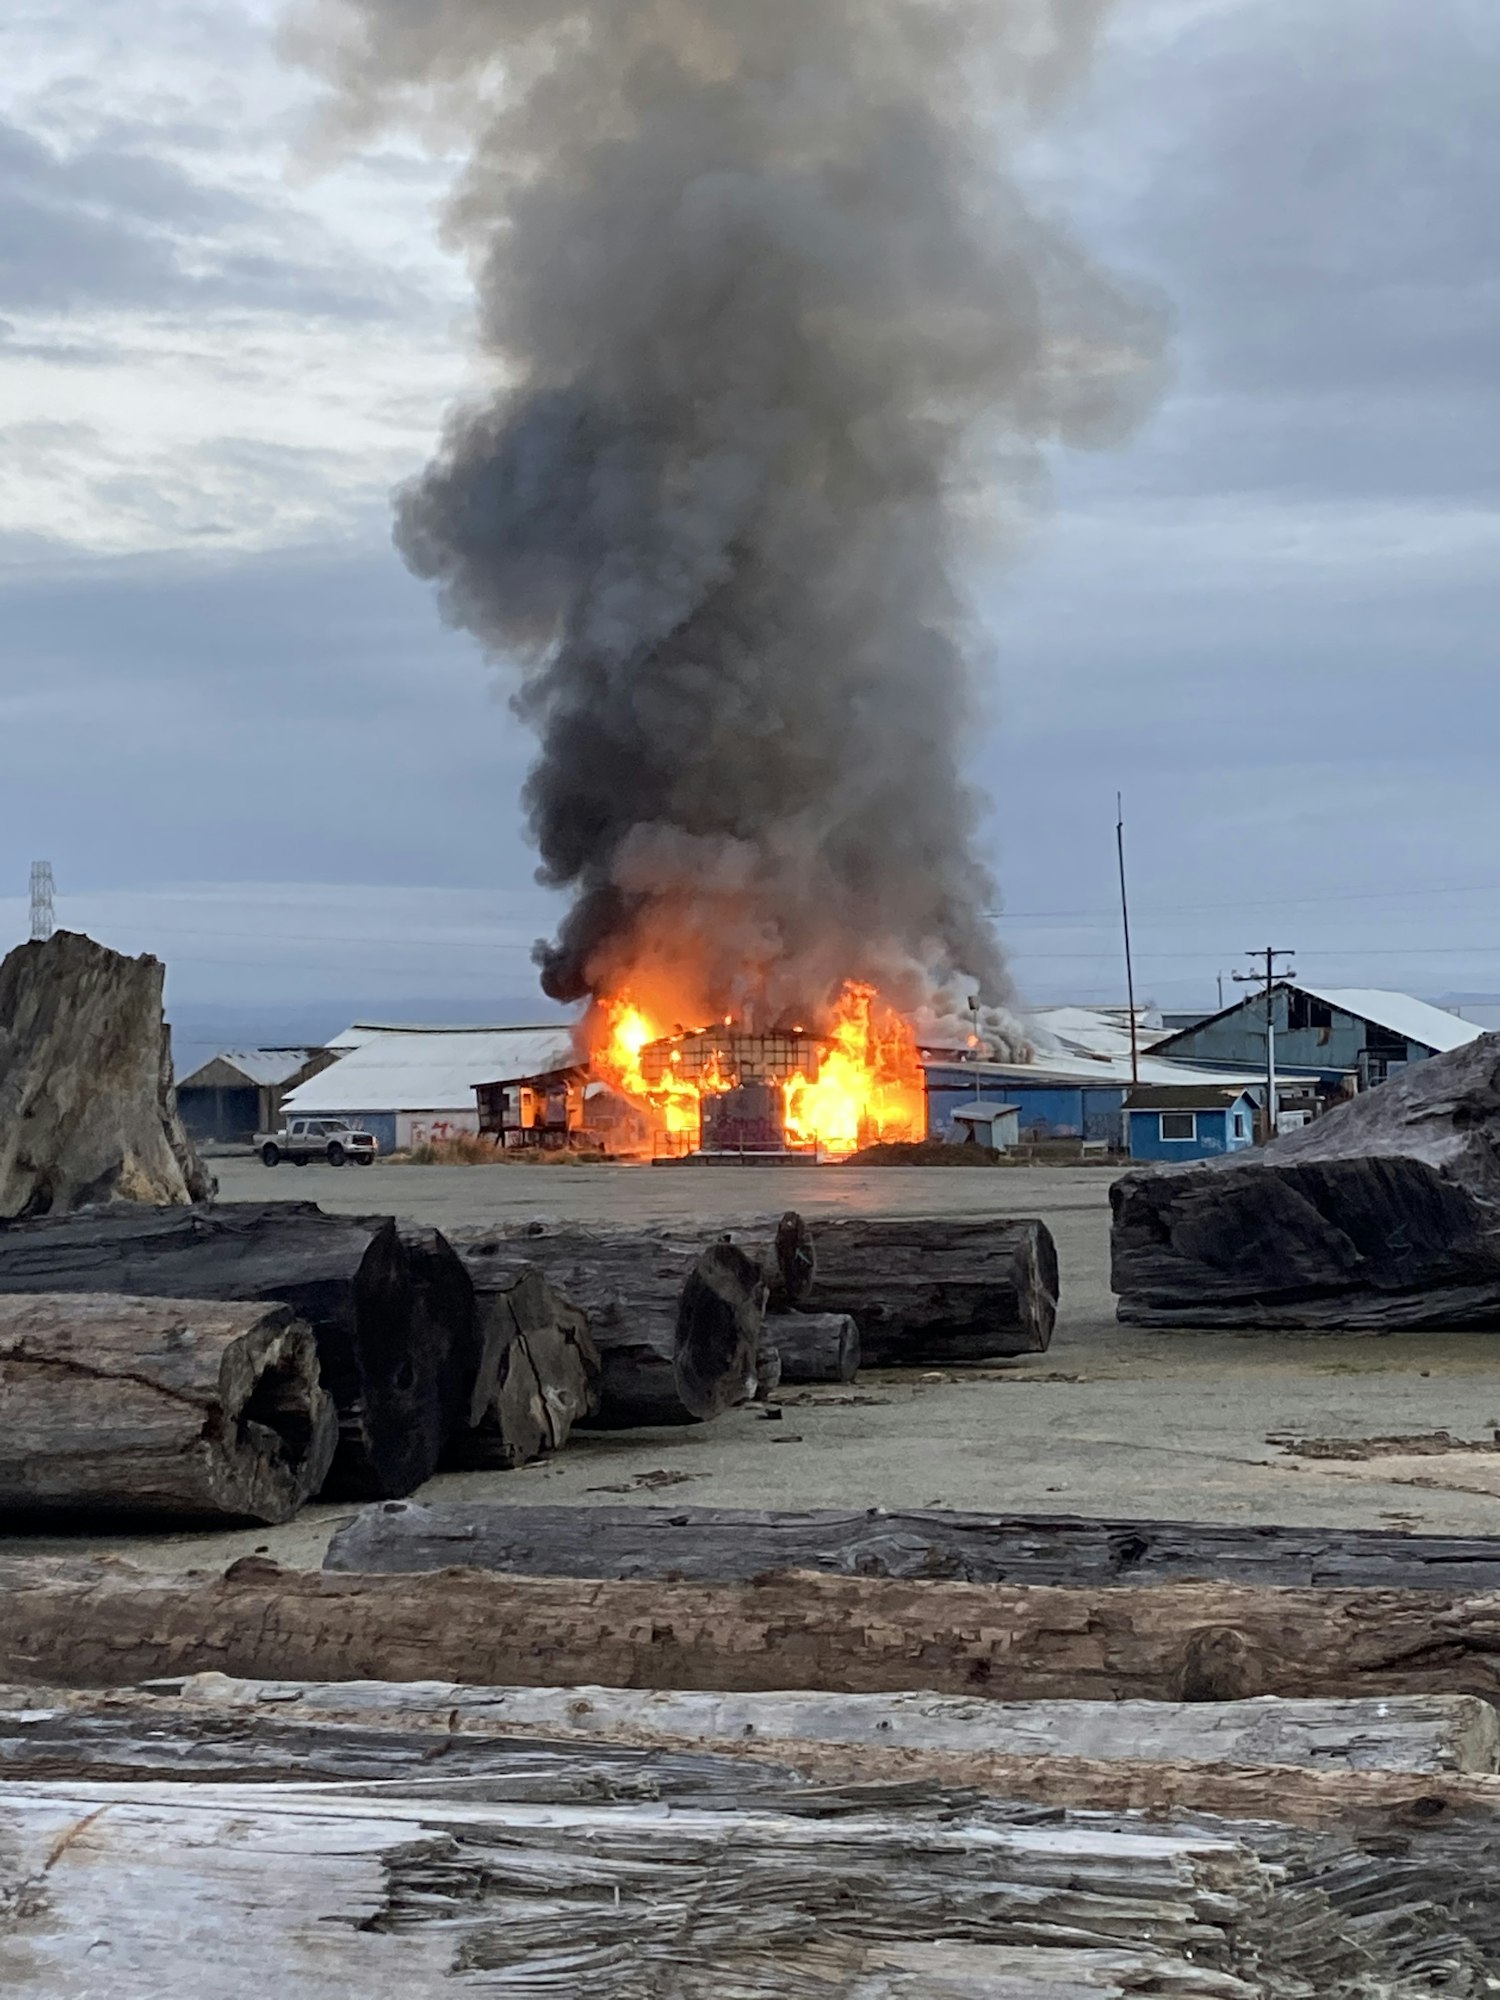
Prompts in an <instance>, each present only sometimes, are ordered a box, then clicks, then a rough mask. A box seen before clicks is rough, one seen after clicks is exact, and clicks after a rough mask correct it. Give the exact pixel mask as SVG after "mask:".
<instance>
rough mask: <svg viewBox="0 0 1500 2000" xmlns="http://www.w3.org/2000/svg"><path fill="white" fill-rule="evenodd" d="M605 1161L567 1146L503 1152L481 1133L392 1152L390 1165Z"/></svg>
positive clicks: (534, 1164)
mask: <svg viewBox="0 0 1500 2000" xmlns="http://www.w3.org/2000/svg"><path fill="white" fill-rule="evenodd" d="M607 1158H608V1155H607V1154H605V1153H600V1152H595V1151H585V1150H583V1149H581V1148H576V1147H568V1148H564V1149H559V1150H558V1151H556V1152H553V1151H549V1150H546V1149H544V1148H542V1147H540V1146H532V1147H527V1148H526V1149H525V1150H524V1151H520V1150H517V1151H514V1152H511V1151H507V1150H506V1148H505V1147H503V1146H499V1145H497V1144H496V1143H495V1141H494V1139H493V1138H491V1137H490V1135H489V1134H488V1133H485V1132H465V1133H461V1134H460V1135H459V1137H458V1138H456V1139H444V1140H442V1141H440V1142H439V1143H438V1144H436V1145H428V1146H413V1147H412V1149H411V1151H410V1152H409V1153H392V1154H391V1156H390V1164H391V1165H392V1166H397V1167H567V1166H579V1165H594V1164H597V1163H598V1162H600V1161H603V1160H605V1159H607Z"/></svg>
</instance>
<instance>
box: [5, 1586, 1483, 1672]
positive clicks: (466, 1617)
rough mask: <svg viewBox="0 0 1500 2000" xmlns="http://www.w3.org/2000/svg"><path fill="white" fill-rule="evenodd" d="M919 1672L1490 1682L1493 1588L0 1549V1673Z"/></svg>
mask: <svg viewBox="0 0 1500 2000" xmlns="http://www.w3.org/2000/svg"><path fill="white" fill-rule="evenodd" d="M206 1668H214V1669H219V1670H222V1671H224V1672H228V1673H233V1674H236V1675H242V1676H244V1677H246V1678H250V1679H259V1678H264V1677H266V1676H267V1675H271V1676H282V1677H285V1676H288V1675H290V1676H294V1677H297V1678H305V1679H315V1680H359V1679H373V1680H413V1679H420V1678H424V1677H426V1678H430V1677H432V1676H434V1675H436V1676H438V1677H440V1678H443V1679H448V1680H456V1681H468V1682H474V1683H483V1684H488V1685H509V1684H512V1683H514V1684H516V1685H530V1686H546V1687H558V1686H571V1685H575V1684H577V1683H580V1682H588V1683H597V1684H599V1685H603V1686H612V1687H637V1688H651V1687H658V1688H688V1689H692V1688H697V1689H704V1690H710V1691H711V1690H723V1691H725V1692H727V1693H755V1692H770V1691H774V1690H776V1689H779V1688H785V1687H802V1688H808V1689H823V1690H828V1691H842V1692H845V1693H851V1694H859V1693H866V1694H882V1693H896V1692H901V1691H904V1690H929V1691H931V1692H933V1693H937V1694H965V1695H972V1694H982V1695H986V1696H988V1697H991V1698H993V1699H996V1700H1011V1701H1034V1700H1110V1701H1114V1700H1121V1699H1125V1698H1134V1699H1140V1700H1152V1701H1161V1700H1167V1701H1230V1700H1244V1699H1247V1698H1250V1697H1253V1696H1256V1695H1263V1694H1279V1695H1293V1696H1299V1697H1309V1696H1322V1695H1339V1696H1344V1695H1358V1696H1377V1697H1378V1696H1384V1695H1394V1694H1433V1693H1436V1694H1477V1695H1480V1696H1482V1697H1484V1698H1486V1699H1495V1698H1496V1697H1497V1695H1500V1597H1479V1598H1461V1597H1445V1596H1443V1595H1441V1594H1440V1593H1436V1592H1428V1591H1411V1592H1401V1591H1389V1590H1360V1591H1311V1590H1259V1589H1255V1588H1252V1587H1245V1586H1241V1585H1235V1584H1218V1583H1200V1584H1165V1585H1159V1586H1156V1587H1155V1588H1151V1589H1132V1588H1128V1587H1127V1588H1123V1589H1114V1590H1104V1591H1089V1590H1077V1591H1073V1590H1057V1589H1038V1588H1017V1587H1015V1586H1011V1585H973V1584H946V1583H905V1582H895V1581H874V1580H869V1579H865V1578H853V1577H827V1576H811V1575H800V1576H781V1577H771V1578H769V1579H767V1580H765V1581H763V1582H761V1583H758V1584H752V1585H743V1584H693V1583H662V1582H660V1581H655V1580H652V1581H649V1582H640V1581H631V1582H608V1583H599V1582H595V1583H578V1582H575V1581H572V1580H569V1579H564V1578H554V1577H519V1576H501V1577H497V1576H492V1575H489V1574H488V1573H486V1572H483V1571H479V1570H467V1571H466V1570H450V1571H446V1572H444V1573H442V1574H439V1575H426V1576H400V1577H392V1576H349V1575H342V1574H338V1573H330V1572H327V1571H325V1572H322V1573H320V1574H315V1575H307V1574H302V1573H298V1572H294V1571H286V1570H282V1569H279V1568H278V1567H277V1566H276V1565H275V1564H274V1563H270V1562H267V1561H265V1560H263V1559H261V1558H258V1557H250V1558H246V1559H244V1560H242V1561H240V1562H238V1563H235V1564H234V1565H232V1567H231V1568H230V1569H228V1570H227V1571H225V1572H223V1573H222V1574H219V1573H217V1572H209V1573H194V1572H187V1573H179V1574H152V1573H149V1572H145V1571H140V1570H136V1569H133V1568H132V1567H131V1566H130V1565H128V1564H123V1563H116V1562H92V1563H90V1562H72V1563H68V1562H57V1561H48V1560H42V1559H33V1560H30V1561H9V1562H0V1673H3V1674H5V1675H7V1676H9V1677H10V1678H12V1679H42V1680H51V1681H57V1682H64V1683H68V1682H71V1683H74V1684H77V1685H98V1686H118V1685H120V1684H122V1683H124V1682H131V1681H138V1680H144V1679H150V1678H153V1677H158V1676H162V1675H170V1674H184V1673H193V1672H199V1671H202V1670H204V1669H206Z"/></svg>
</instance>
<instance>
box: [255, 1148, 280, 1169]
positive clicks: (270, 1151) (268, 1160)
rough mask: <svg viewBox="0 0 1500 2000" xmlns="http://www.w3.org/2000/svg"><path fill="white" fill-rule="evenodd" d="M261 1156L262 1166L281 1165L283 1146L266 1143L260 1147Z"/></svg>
mask: <svg viewBox="0 0 1500 2000" xmlns="http://www.w3.org/2000/svg"><path fill="white" fill-rule="evenodd" d="M260 1158H261V1165H262V1166H266V1167H277V1166H280V1164H281V1148H280V1147H279V1146H272V1145H269V1144H267V1145H264V1146H262V1147H261V1149H260Z"/></svg>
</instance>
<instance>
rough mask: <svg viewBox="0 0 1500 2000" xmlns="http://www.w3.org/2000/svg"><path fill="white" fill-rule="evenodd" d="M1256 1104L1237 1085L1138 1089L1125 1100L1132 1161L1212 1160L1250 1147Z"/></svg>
mask: <svg viewBox="0 0 1500 2000" xmlns="http://www.w3.org/2000/svg"><path fill="white" fill-rule="evenodd" d="M1258 1109H1259V1103H1258V1100H1257V1099H1256V1097H1255V1095H1254V1094H1253V1092H1251V1091H1250V1090H1248V1089H1243V1088H1241V1087H1240V1086H1239V1085H1238V1084H1203V1083H1173V1084H1155V1085H1147V1086H1143V1087H1142V1088H1141V1089H1140V1090H1133V1091H1132V1092H1131V1093H1130V1095H1129V1096H1128V1097H1127V1098H1126V1100H1125V1116H1126V1119H1127V1120H1128V1122H1129V1127H1130V1157H1131V1159H1133V1160H1171V1161H1174V1162H1181V1161H1184V1160H1212V1159H1217V1158H1218V1157H1219V1156H1220V1155H1221V1154H1224V1153H1239V1152H1243V1151H1244V1149H1245V1148H1246V1147H1247V1146H1253V1145H1254V1143H1255V1116H1256V1112H1257V1111H1258Z"/></svg>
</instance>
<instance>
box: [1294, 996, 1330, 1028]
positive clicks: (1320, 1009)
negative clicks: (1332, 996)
mask: <svg viewBox="0 0 1500 2000" xmlns="http://www.w3.org/2000/svg"><path fill="white" fill-rule="evenodd" d="M1286 1024H1287V1027H1288V1029H1289V1030H1290V1031H1291V1033H1292V1034H1294V1035H1295V1034H1296V1033H1297V1032H1298V1031H1299V1030H1300V1029H1306V1028H1317V1029H1320V1030H1321V1029H1327V1028H1331V1027H1332V1026H1333V1009H1332V1008H1331V1007H1330V1006H1329V1004H1328V1002H1327V1001H1326V1000H1314V998H1313V997H1312V995H1311V994H1310V993H1302V992H1299V991H1298V990H1297V989H1296V988H1295V987H1294V988H1293V989H1292V991H1291V992H1290V993H1288V995H1287V999H1286Z"/></svg>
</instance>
